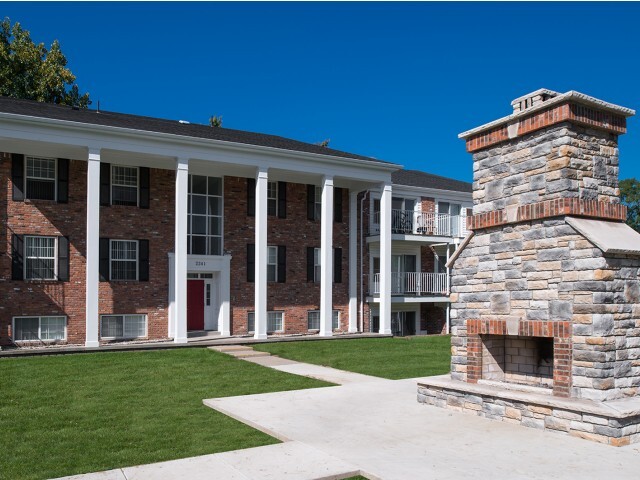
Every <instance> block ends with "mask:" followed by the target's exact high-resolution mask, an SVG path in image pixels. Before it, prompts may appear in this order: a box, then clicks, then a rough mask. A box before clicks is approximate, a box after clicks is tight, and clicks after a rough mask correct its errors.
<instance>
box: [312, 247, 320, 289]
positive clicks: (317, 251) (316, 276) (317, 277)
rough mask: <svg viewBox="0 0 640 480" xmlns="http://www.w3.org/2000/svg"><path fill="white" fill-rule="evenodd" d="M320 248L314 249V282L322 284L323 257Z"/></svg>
mask: <svg viewBox="0 0 640 480" xmlns="http://www.w3.org/2000/svg"><path fill="white" fill-rule="evenodd" d="M320 251H321V250H320V248H317V247H316V248H314V249H313V281H314V282H315V283H320V263H321V259H322V256H321V255H320Z"/></svg>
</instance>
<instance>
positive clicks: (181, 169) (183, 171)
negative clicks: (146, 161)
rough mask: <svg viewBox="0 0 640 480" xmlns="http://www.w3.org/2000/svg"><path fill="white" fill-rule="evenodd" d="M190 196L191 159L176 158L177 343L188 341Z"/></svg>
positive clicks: (175, 320)
mask: <svg viewBox="0 0 640 480" xmlns="http://www.w3.org/2000/svg"><path fill="white" fill-rule="evenodd" d="M188 198H189V159H188V158H182V157H181V158H177V159H176V201H175V204H176V211H175V240H174V241H175V247H174V251H175V257H174V258H175V267H174V269H173V272H174V275H175V277H174V281H173V284H174V285H175V309H174V323H175V327H176V330H175V333H174V335H173V341H174V342H175V343H187V220H188V206H187V204H188Z"/></svg>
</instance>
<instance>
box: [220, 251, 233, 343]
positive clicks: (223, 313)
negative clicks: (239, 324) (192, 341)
mask: <svg viewBox="0 0 640 480" xmlns="http://www.w3.org/2000/svg"><path fill="white" fill-rule="evenodd" d="M222 258H223V259H224V268H223V269H222V272H220V315H219V317H218V331H219V332H220V335H222V336H223V337H228V336H230V335H231V255H225V256H224V257H222Z"/></svg>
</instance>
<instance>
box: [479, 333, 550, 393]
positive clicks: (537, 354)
mask: <svg viewBox="0 0 640 480" xmlns="http://www.w3.org/2000/svg"><path fill="white" fill-rule="evenodd" d="M480 337H481V339H482V379H483V380H490V381H498V382H505V383H513V384H520V385H529V386H535V387H543V388H553V338H548V337H521V336H506V335H481V336H480Z"/></svg>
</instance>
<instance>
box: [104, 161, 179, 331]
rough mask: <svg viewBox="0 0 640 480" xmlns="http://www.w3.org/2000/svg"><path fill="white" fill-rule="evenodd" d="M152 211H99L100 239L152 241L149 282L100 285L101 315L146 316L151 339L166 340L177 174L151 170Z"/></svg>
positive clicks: (120, 208)
mask: <svg viewBox="0 0 640 480" xmlns="http://www.w3.org/2000/svg"><path fill="white" fill-rule="evenodd" d="M149 176H150V194H149V209H140V208H138V207H131V206H123V205H111V206H108V207H100V236H101V237H107V238H110V239H122V240H137V239H144V240H149V281H148V282H100V293H99V295H100V299H99V307H98V308H99V312H100V314H107V313H115V314H131V313H138V314H146V315H147V333H148V336H149V338H150V339H158V338H166V337H167V329H168V326H167V322H168V318H169V311H168V296H169V294H168V292H169V258H168V255H167V254H168V252H173V249H174V243H175V242H174V237H175V235H174V230H175V228H174V216H175V215H174V210H175V206H174V205H175V203H174V195H175V172H174V171H172V170H159V169H153V168H152V169H151V170H150V174H149Z"/></svg>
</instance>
